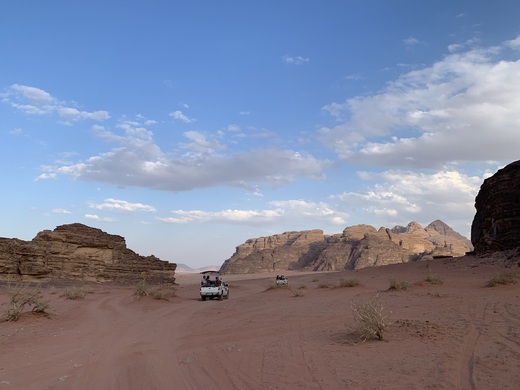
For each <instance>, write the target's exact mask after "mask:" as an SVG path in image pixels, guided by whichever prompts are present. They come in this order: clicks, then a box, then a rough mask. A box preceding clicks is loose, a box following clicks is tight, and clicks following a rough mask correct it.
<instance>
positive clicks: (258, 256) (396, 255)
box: [220, 221, 472, 273]
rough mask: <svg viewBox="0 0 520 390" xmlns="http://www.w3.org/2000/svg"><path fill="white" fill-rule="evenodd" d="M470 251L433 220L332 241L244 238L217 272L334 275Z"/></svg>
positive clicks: (290, 235)
mask: <svg viewBox="0 0 520 390" xmlns="http://www.w3.org/2000/svg"><path fill="white" fill-rule="evenodd" d="M471 250H472V246H471V243H470V241H469V240H468V239H467V238H465V237H463V236H462V235H460V234H458V233H456V232H455V231H453V230H452V229H451V228H450V227H449V226H448V225H446V224H445V223H443V222H442V221H434V222H432V223H431V224H429V225H428V226H427V227H426V228H423V227H422V226H420V225H419V224H418V223H416V222H410V223H409V224H408V226H406V227H403V226H396V227H394V228H392V229H387V228H380V229H379V230H376V229H375V228H374V227H372V226H368V225H356V226H351V227H347V228H346V229H345V230H344V231H343V233H341V234H335V235H332V236H327V235H325V234H324V233H323V231H322V230H309V231H302V232H287V233H283V234H277V235H274V236H269V237H260V238H255V239H249V240H247V241H246V242H245V243H244V244H241V245H239V246H238V247H237V248H236V251H235V253H234V254H233V256H232V257H231V258H230V259H228V260H226V261H225V262H224V264H223V265H222V267H221V269H220V271H221V272H222V273H255V272H265V271H272V272H280V273H281V272H282V271H283V270H298V269H299V270H302V269H305V270H314V271H339V270H343V269H360V268H365V267H373V266H379V265H386V264H395V263H405V262H409V261H415V260H420V259H425V258H433V257H436V256H463V255H464V254H465V253H466V252H468V251H471Z"/></svg>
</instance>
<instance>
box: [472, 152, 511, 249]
mask: <svg viewBox="0 0 520 390" xmlns="http://www.w3.org/2000/svg"><path fill="white" fill-rule="evenodd" d="M475 208H476V210H477V212H476V214H475V217H474V218H473V223H472V225H471V242H472V243H473V245H474V247H475V253H476V254H477V255H485V254H488V253H492V252H497V251H508V250H518V249H519V248H520V160H519V161H515V162H513V163H511V164H509V165H507V166H506V167H504V168H502V169H500V170H499V171H497V172H496V173H495V174H494V175H493V176H491V177H489V178H487V179H486V180H484V182H483V183H482V185H481V187H480V190H479V193H478V194H477V197H476V199H475Z"/></svg>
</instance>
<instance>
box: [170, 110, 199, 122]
mask: <svg viewBox="0 0 520 390" xmlns="http://www.w3.org/2000/svg"><path fill="white" fill-rule="evenodd" d="M170 117H172V118H173V119H175V120H179V121H181V122H184V123H193V122H195V119H193V118H190V117H188V116H187V115H186V114H184V113H183V112H182V111H181V110H177V111H174V112H170Z"/></svg>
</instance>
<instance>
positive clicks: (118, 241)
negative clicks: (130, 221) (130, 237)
mask: <svg viewBox="0 0 520 390" xmlns="http://www.w3.org/2000/svg"><path fill="white" fill-rule="evenodd" d="M175 268H176V264H174V263H169V262H167V261H163V260H160V259H159V258H157V257H155V256H140V255H138V254H137V253H135V252H133V251H132V250H130V249H128V248H127V247H126V242H125V239H124V238H123V237H121V236H117V235H113V234H108V233H105V232H103V231H102V230H100V229H96V228H92V227H89V226H86V225H83V224H79V223H74V224H69V225H61V226H58V227H57V228H56V229H54V230H52V231H51V230H44V231H42V232H39V233H38V234H37V235H36V237H34V238H33V239H32V240H31V241H23V240H19V239H16V238H0V278H1V279H7V278H11V279H13V278H15V279H21V280H50V279H80V280H85V281H99V282H106V281H124V280H137V279H141V278H143V277H146V278H147V280H150V281H154V282H165V283H173V282H174V281H175Z"/></svg>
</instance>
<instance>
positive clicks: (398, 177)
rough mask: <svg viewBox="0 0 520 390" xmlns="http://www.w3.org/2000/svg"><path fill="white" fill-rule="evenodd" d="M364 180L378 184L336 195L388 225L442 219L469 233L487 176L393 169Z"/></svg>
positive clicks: (353, 208)
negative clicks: (480, 189) (476, 203)
mask: <svg viewBox="0 0 520 390" xmlns="http://www.w3.org/2000/svg"><path fill="white" fill-rule="evenodd" d="M359 176H360V178H361V179H363V180H366V181H367V182H369V181H373V182H374V183H377V184H373V185H372V186H371V187H369V188H368V189H367V190H365V191H358V192H344V193H341V194H337V195H334V196H333V197H332V198H333V199H335V200H337V201H340V202H342V203H344V204H345V207H348V209H349V211H350V212H351V213H353V214H357V215H358V216H360V218H361V219H362V220H363V219H364V220H374V219H375V220H379V221H381V224H382V225H384V226H386V227H391V226H394V225H395V224H404V223H407V222H410V221H417V219H418V218H421V220H422V221H419V222H423V223H429V222H432V221H433V220H436V219H441V220H443V221H444V222H446V223H448V224H450V226H451V227H452V228H454V229H455V230H457V231H459V232H460V233H461V234H467V233H469V223H470V222H471V221H472V219H473V216H474V215H475V208H474V202H475V196H476V194H477V193H478V190H479V188H480V185H481V184H482V181H483V180H484V177H479V176H469V175H466V174H463V173H461V172H458V171H455V170H443V171H439V172H435V173H423V172H413V171H403V170H389V171H385V172H381V173H370V172H361V173H359Z"/></svg>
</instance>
